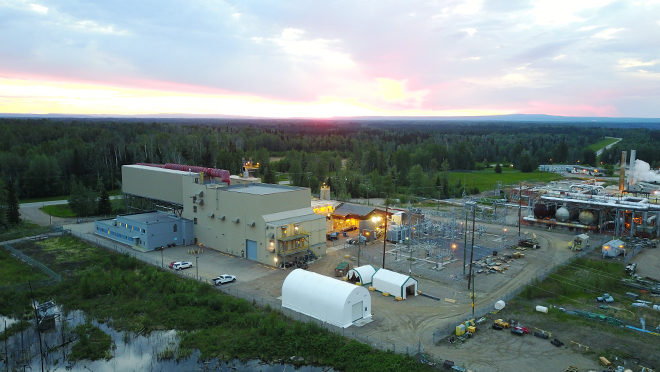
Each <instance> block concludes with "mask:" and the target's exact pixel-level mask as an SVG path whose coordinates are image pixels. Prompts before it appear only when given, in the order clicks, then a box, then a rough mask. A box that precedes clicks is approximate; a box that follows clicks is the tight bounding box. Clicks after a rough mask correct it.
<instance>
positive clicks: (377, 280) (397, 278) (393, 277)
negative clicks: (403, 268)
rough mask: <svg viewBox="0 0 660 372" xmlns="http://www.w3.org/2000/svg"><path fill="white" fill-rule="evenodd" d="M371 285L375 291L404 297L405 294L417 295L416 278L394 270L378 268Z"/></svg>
mask: <svg viewBox="0 0 660 372" xmlns="http://www.w3.org/2000/svg"><path fill="white" fill-rule="evenodd" d="M371 285H372V286H373V287H374V288H376V290H377V291H380V292H387V293H389V294H391V295H392V296H399V297H401V298H403V299H404V300H405V299H406V295H408V294H414V295H415V296H417V279H415V278H413V277H410V276H408V275H403V274H399V273H396V272H394V271H390V270H386V269H379V270H378V271H376V273H375V274H374V276H373V279H372V282H371Z"/></svg>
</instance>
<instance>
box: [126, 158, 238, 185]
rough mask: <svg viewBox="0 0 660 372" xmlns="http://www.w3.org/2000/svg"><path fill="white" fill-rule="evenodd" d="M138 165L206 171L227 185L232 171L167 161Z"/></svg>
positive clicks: (205, 172)
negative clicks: (163, 163) (164, 162)
mask: <svg viewBox="0 0 660 372" xmlns="http://www.w3.org/2000/svg"><path fill="white" fill-rule="evenodd" d="M137 165H143V166H147V167H155V168H164V169H172V170H179V171H184V172H194V173H204V174H207V175H209V176H210V177H214V178H220V180H221V181H222V182H224V183H226V184H227V185H230V184H231V183H230V182H231V181H230V178H229V176H230V173H229V171H228V170H224V169H216V168H206V167H199V166H196V165H185V164H174V163H167V164H165V165H162V164H149V163H137Z"/></svg>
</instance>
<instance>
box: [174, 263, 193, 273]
mask: <svg viewBox="0 0 660 372" xmlns="http://www.w3.org/2000/svg"><path fill="white" fill-rule="evenodd" d="M192 267H193V264H192V262H188V261H181V262H175V263H174V265H172V268H173V269H174V270H177V271H178V270H183V269H190V268H192Z"/></svg>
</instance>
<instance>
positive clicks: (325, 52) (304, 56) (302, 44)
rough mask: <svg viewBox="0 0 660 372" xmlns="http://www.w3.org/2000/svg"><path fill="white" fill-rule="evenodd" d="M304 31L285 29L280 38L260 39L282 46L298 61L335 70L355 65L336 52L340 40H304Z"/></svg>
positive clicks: (259, 39) (347, 57) (346, 56)
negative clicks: (306, 61)
mask: <svg viewBox="0 0 660 372" xmlns="http://www.w3.org/2000/svg"><path fill="white" fill-rule="evenodd" d="M304 34H305V31H304V30H300V29H295V28H285V29H284V30H283V31H282V33H281V34H280V35H279V36H276V37H273V38H258V39H257V40H258V41H259V42H261V41H263V40H268V41H271V42H273V43H274V44H276V45H278V46H280V47H281V48H282V50H284V51H285V52H286V53H287V54H288V55H290V56H291V57H293V58H294V59H296V60H313V61H318V62H321V63H323V64H325V65H326V66H329V67H333V68H346V67H352V66H354V65H355V63H354V62H353V61H352V60H351V57H350V56H349V55H348V54H346V53H342V52H340V51H338V50H335V47H334V46H335V45H337V44H339V42H340V41H339V40H327V39H320V38H318V39H304V38H303V36H304Z"/></svg>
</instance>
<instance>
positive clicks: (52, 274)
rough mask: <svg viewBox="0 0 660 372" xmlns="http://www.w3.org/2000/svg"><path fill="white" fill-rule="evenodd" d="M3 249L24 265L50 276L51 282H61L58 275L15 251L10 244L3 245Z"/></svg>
mask: <svg viewBox="0 0 660 372" xmlns="http://www.w3.org/2000/svg"><path fill="white" fill-rule="evenodd" d="M3 247H4V248H5V249H6V250H8V251H9V252H10V253H11V254H13V255H14V256H16V257H17V258H18V259H20V260H22V261H24V262H25V263H27V264H28V265H30V266H32V267H36V268H38V269H39V270H41V271H43V272H44V273H46V274H47V275H48V276H50V277H51V278H52V280H54V281H57V282H61V281H62V277H61V276H59V275H58V274H56V273H55V272H54V271H53V270H51V269H49V268H47V267H46V266H45V265H44V264H42V263H41V262H39V261H36V260H33V259H32V258H31V257H30V256H28V255H26V254H23V253H21V252H20V251H18V250H16V248H14V247H12V246H11V245H10V244H8V243H5V244H3Z"/></svg>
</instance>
